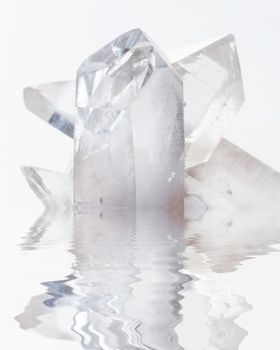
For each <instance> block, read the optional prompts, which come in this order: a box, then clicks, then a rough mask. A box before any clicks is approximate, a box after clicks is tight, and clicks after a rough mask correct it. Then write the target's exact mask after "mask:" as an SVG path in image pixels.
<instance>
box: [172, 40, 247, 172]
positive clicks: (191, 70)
mask: <svg viewBox="0 0 280 350" xmlns="http://www.w3.org/2000/svg"><path fill="white" fill-rule="evenodd" d="M180 51H181V56H182V53H184V50H182V49H181V50H180ZM170 56H171V57H172V58H173V59H174V58H175V57H176V55H174V53H173V54H172V55H171V54H170ZM173 67H174V68H175V69H176V71H177V73H178V74H179V75H180V76H181V78H182V79H183V82H184V98H185V101H186V103H187V108H186V113H185V146H186V151H185V152H186V167H187V168H191V167H193V166H195V165H198V164H201V163H204V162H206V161H207V160H208V159H209V158H210V157H211V155H212V153H213V151H214V150H215V148H216V146H217V145H218V143H219V142H220V140H221V138H222V135H223V133H224V131H225V129H226V128H227V126H228V125H229V123H230V121H231V120H232V119H233V117H234V116H235V115H236V114H237V112H238V110H239V108H240V107H241V105H242V103H243V102H244V92H243V83H242V77H241V71H240V65H239V59H238V53H237V49H236V44H235V39H234V37H233V36H232V35H228V36H226V37H223V38H222V39H220V40H217V41H214V42H213V43H211V44H210V45H207V46H206V47H203V48H202V49H200V50H198V51H195V52H194V53H192V54H190V55H186V56H183V58H180V59H179V60H177V62H176V63H174V64H173Z"/></svg>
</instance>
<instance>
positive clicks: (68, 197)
mask: <svg viewBox="0 0 280 350" xmlns="http://www.w3.org/2000/svg"><path fill="white" fill-rule="evenodd" d="M22 172H23V174H24V176H25V178H26V180H27V182H28V184H29V186H30V187H31V188H32V190H33V191H34V193H35V194H36V196H37V197H38V198H39V199H40V200H41V201H42V202H43V204H44V206H45V207H46V209H47V210H48V211H49V212H55V211H57V209H62V210H63V211H64V210H68V209H70V208H71V207H72V174H69V175H66V174H61V173H58V172H55V171H52V170H46V169H42V168H37V167H31V166H24V167H22Z"/></svg>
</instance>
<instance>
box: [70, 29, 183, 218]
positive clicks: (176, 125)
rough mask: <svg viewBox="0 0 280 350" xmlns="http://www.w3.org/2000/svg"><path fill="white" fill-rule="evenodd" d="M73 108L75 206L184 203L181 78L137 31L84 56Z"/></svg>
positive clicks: (174, 205) (168, 205) (173, 206)
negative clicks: (74, 117)
mask: <svg viewBox="0 0 280 350" xmlns="http://www.w3.org/2000/svg"><path fill="white" fill-rule="evenodd" d="M77 107H78V109H79V117H78V119H77V122H76V127H75V160H74V191H75V203H76V205H77V207H78V208H79V207H81V206H84V205H89V206H92V207H115V208H120V207H127V208H132V207H134V206H135V205H136V206H137V207H138V208H140V207H142V208H147V207H157V208H168V209H169V210H174V211H175V210H180V208H181V209H182V208H183V189H184V130H183V129H184V126H183V86H182V81H181V80H180V78H179V77H178V76H177V74H176V73H175V71H174V70H173V68H172V67H171V66H170V65H169V64H168V63H167V62H166V61H165V58H163V56H162V55H161V54H160V53H159V52H158V50H157V49H156V48H155V46H154V44H153V43H152V42H151V41H150V39H148V38H147V36H146V35H145V34H144V33H143V32H142V31H141V30H139V29H136V30H132V31H130V32H128V33H126V34H123V35H121V36H120V37H118V38H117V39H115V40H114V41H113V42H111V43H110V44H108V45H106V46H105V47H103V48H102V49H101V50H99V51H98V52H96V53H95V54H93V55H92V56H90V57H89V58H88V59H87V60H86V61H84V63H83V64H82V66H81V67H80V69H79V70H78V75H77Z"/></svg>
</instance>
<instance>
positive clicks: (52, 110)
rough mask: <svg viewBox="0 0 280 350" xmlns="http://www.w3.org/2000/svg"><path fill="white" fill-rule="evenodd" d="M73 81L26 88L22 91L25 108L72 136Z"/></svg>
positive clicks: (73, 110)
mask: <svg viewBox="0 0 280 350" xmlns="http://www.w3.org/2000/svg"><path fill="white" fill-rule="evenodd" d="M75 90H76V84H75V81H70V80H69V81H61V82H55V83H46V84H41V85H39V86H36V87H27V88H25V89H24V91H23V98H24V103H25V106H26V108H27V109H28V110H29V111H31V112H32V113H34V114H36V115H37V116H38V117H40V118H41V119H43V120H44V121H46V122H47V123H49V124H50V125H52V126H54V127H55V128H57V129H58V130H60V131H62V132H63V133H64V134H66V135H67V136H70V137H73V136H74V122H75V115H76V110H75Z"/></svg>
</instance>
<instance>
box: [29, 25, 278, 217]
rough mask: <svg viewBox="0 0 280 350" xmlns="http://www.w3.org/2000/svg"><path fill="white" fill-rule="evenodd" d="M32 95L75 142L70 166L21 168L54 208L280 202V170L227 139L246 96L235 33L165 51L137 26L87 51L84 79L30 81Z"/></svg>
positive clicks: (179, 208) (38, 108) (231, 206)
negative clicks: (64, 170)
mask: <svg viewBox="0 0 280 350" xmlns="http://www.w3.org/2000/svg"><path fill="white" fill-rule="evenodd" d="M24 101H25V105H26V107H27V109H29V110H30V111H31V112H33V113H34V114H36V115H37V116H39V117H40V118H42V119H43V120H45V121H46V122H48V123H49V124H51V125H52V126H54V127H55V128H57V129H58V130H60V131H61V132H63V133H65V134H66V135H67V136H69V137H71V138H73V139H74V145H73V146H74V150H75V151H74V160H73V169H72V170H71V171H70V172H69V173H66V174H58V173H55V172H52V171H48V170H43V169H37V168H32V167H24V168H23V171H24V174H25V176H26V177H27V180H28V182H29V183H30V185H31V187H32V188H33V189H34V191H35V193H36V194H37V195H38V196H39V198H40V199H41V200H42V201H43V202H44V203H45V205H46V206H47V207H49V208H52V209H53V208H55V209H58V208H66V207H68V208H69V207H71V206H72V204H73V205H74V207H75V208H76V210H77V211H78V212H83V211H84V210H86V211H88V210H90V211H91V210H96V209H97V210H98V211H100V212H104V211H106V210H109V209H110V210H122V209H126V210H132V211H134V210H136V211H137V210H140V209H141V210H143V209H144V210H158V209H163V210H166V211H168V212H170V213H177V214H179V215H180V214H181V213H183V212H184V216H185V219H186V220H189V221H190V220H194V221H197V220H201V218H202V217H203V216H204V215H205V213H209V212H211V210H213V209H219V208H220V209H221V214H220V215H227V214H226V213H230V212H234V211H235V210H237V209H238V208H240V207H241V208H253V207H254V206H262V207H266V208H267V207H268V206H271V207H272V201H271V198H274V197H275V199H276V200H278V201H279V200H280V198H279V197H280V196H279V193H278V194H277V193H275V192H274V190H273V188H274V184H275V183H277V185H279V184H280V175H279V174H278V173H276V172H274V171H273V170H272V169H270V168H269V167H268V166H266V165H264V164H262V163H261V162H260V161H258V160H256V159H255V158H253V157H252V156H250V155H249V154H247V153H246V152H245V151H243V150H242V149H240V148H238V147H237V146H236V145H233V144H232V143H230V142H229V141H227V140H226V139H224V138H223V134H224V131H225V129H226V128H227V127H228V125H229V123H230V121H231V120H232V118H233V117H234V116H235V115H236V114H237V112H238V110H239V108H240V107H241V105H242V103H243V101H244V93H243V84H242V77H241V71H240V66H239V59H238V53H237V49H236V44H235V39H234V37H233V36H232V35H228V36H225V37H223V38H221V39H219V40H215V41H212V42H211V43H210V44H207V45H203V46H202V47H199V48H198V49H195V50H191V49H190V48H189V47H187V48H186V49H180V50H173V51H170V52H167V53H162V52H161V51H160V49H158V48H157V46H156V45H155V44H154V43H153V42H152V40H151V39H150V38H149V37H148V36H147V35H146V34H145V33H144V32H143V31H142V30H140V29H134V30H131V31H129V32H127V33H125V34H123V35H121V36H119V37H118V38H116V39H115V40H113V41H112V42H110V43H109V44H107V45H106V46H104V47H103V48H101V49H100V50H98V51H97V52H95V53H94V54H93V55H91V56H90V57H88V58H87V59H86V60H85V61H84V62H83V63H82V64H81V66H80V68H79V69H78V72H77V79H76V83H75V81H65V82H57V83H48V84H42V85H39V86H38V87H28V88H26V89H25V90H24ZM75 101H76V102H75ZM233 165H234V166H233ZM252 180H253V181H252ZM253 184H256V185H253ZM276 197H277V198H276ZM215 218H216V219H217V220H218V218H219V215H218V216H215Z"/></svg>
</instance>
